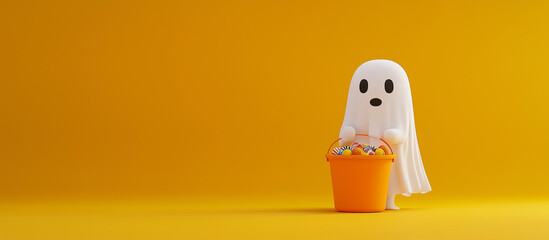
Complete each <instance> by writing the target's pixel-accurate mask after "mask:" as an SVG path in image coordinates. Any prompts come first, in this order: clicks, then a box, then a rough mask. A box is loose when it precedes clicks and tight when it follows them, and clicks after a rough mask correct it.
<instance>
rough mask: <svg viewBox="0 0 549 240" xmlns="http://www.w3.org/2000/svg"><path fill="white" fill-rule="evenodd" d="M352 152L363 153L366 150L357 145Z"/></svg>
mask: <svg viewBox="0 0 549 240" xmlns="http://www.w3.org/2000/svg"><path fill="white" fill-rule="evenodd" d="M352 153H353V155H363V153H364V150H362V148H359V147H356V148H354V149H353V151H352Z"/></svg>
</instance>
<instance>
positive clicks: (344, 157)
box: [326, 154, 396, 161]
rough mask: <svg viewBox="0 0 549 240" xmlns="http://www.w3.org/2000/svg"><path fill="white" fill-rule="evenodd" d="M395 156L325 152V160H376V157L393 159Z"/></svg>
mask: <svg viewBox="0 0 549 240" xmlns="http://www.w3.org/2000/svg"><path fill="white" fill-rule="evenodd" d="M395 158H396V155H395V154H390V155H334V154H326V160H328V161H330V159H332V160H376V159H388V160H393V159H395Z"/></svg>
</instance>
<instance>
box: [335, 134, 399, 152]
mask: <svg viewBox="0 0 549 240" xmlns="http://www.w3.org/2000/svg"><path fill="white" fill-rule="evenodd" d="M355 136H364V137H369V138H373V139H377V140H381V141H382V142H383V143H385V145H387V147H389V150H391V155H393V154H395V153H394V152H393V148H392V147H391V145H389V143H388V142H387V141H385V139H383V138H377V137H372V136H370V135H368V134H362V133H357V134H355ZM339 140H341V138H338V139H337V140H335V141H334V142H333V143H332V144H331V145H330V147H329V148H328V152H327V153H326V154H330V149H332V147H333V146H334V144H336V142H338V141H339Z"/></svg>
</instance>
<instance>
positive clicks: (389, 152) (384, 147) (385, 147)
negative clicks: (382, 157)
mask: <svg viewBox="0 0 549 240" xmlns="http://www.w3.org/2000/svg"><path fill="white" fill-rule="evenodd" d="M379 148H381V149H383V152H384V153H385V154H391V151H389V148H388V147H387V146H385V145H381V146H379Z"/></svg>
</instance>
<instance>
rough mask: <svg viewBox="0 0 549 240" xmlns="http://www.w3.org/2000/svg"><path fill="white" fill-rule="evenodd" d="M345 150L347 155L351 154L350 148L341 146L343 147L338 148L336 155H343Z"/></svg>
mask: <svg viewBox="0 0 549 240" xmlns="http://www.w3.org/2000/svg"><path fill="white" fill-rule="evenodd" d="M345 150H349V153H352V152H351V147H349V146H343V147H340V148H339V153H338V155H344V154H343V152H344V151H345ZM348 155H351V154H348Z"/></svg>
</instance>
